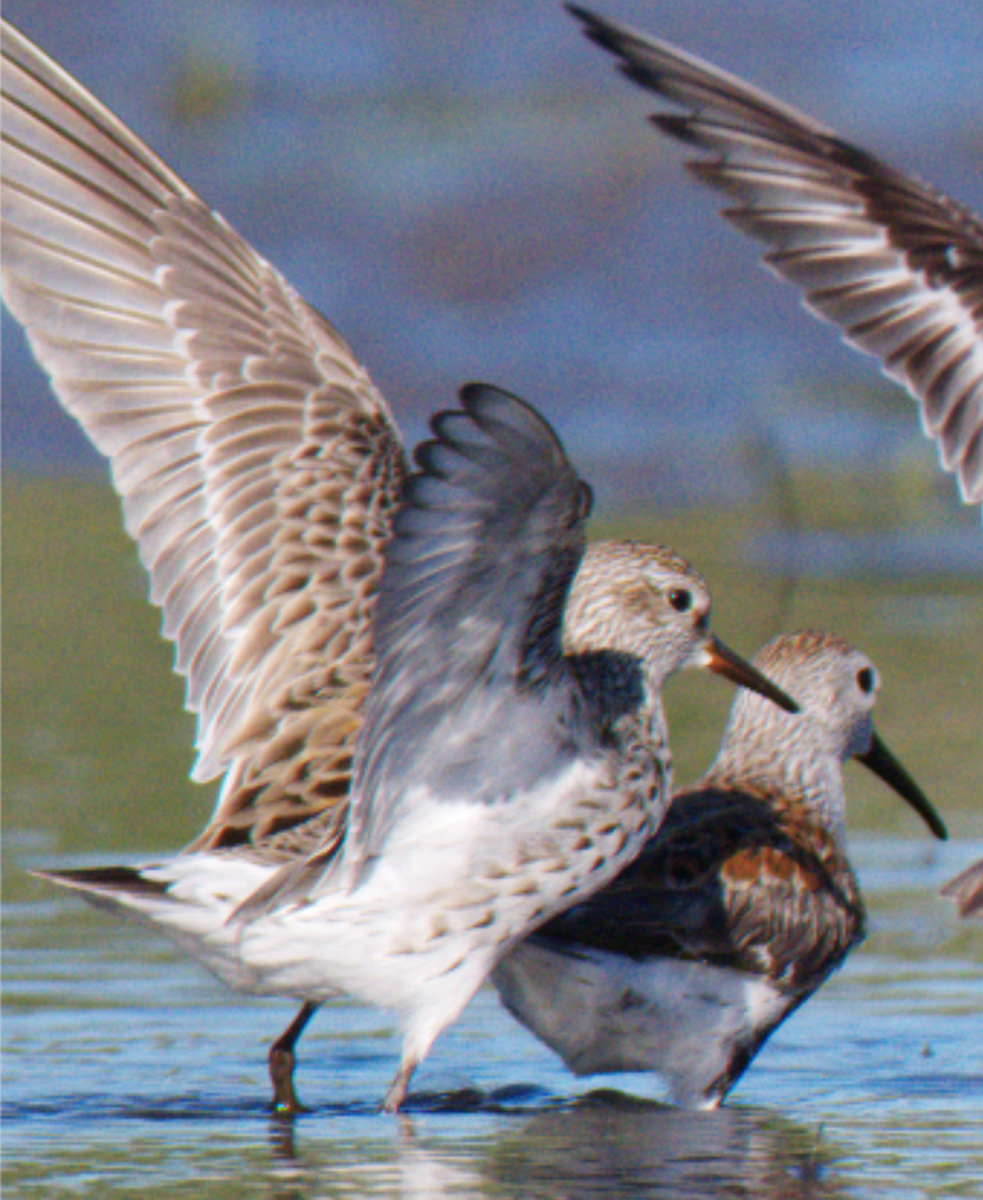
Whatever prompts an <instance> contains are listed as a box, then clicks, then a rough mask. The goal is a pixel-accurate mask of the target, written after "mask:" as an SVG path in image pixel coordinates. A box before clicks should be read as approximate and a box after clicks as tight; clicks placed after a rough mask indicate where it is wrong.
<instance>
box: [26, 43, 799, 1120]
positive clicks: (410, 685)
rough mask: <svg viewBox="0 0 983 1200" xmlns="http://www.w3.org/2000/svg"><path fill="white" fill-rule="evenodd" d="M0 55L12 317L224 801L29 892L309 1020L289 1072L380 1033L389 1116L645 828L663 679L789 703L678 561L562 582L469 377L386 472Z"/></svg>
mask: <svg viewBox="0 0 983 1200" xmlns="http://www.w3.org/2000/svg"><path fill="white" fill-rule="evenodd" d="M3 57H4V76H3V100H4V107H3V140H4V148H5V153H4V160H3V228H4V243H5V257H4V264H3V266H4V275H3V285H4V298H5V300H6V301H7V303H8V305H9V307H10V308H11V310H12V311H13V313H14V314H15V315H16V316H17V317H18V318H19V319H20V320H21V321H22V322H23V324H24V326H25V329H26V331H27V334H28V337H29V340H30V342H31V346H32V348H33V350H34V353H35V355H36V357H37V358H38V360H39V362H40V363H41V364H42V366H43V367H44V368H45V369H46V370H47V371H48V372H49V374H50V376H51V379H52V384H53V387H54V389H55V392H56V394H57V395H58V397H59V399H60V400H61V402H62V403H63V405H64V406H65V407H66V409H67V410H68V411H70V412H71V413H72V414H73V415H74V416H75V417H76V418H77V419H78V420H79V421H80V423H81V424H82V426H83V428H84V429H85V430H86V432H87V433H88V435H89V436H90V438H91V439H92V441H93V442H94V444H95V445H96V446H97V447H98V448H99V449H100V450H101V451H102V452H103V453H104V454H105V455H107V457H109V458H110V460H111V463H112V469H113V479H114V483H115V486H116V488H117V490H118V491H119V492H120V494H121V495H122V497H123V506H124V514H125V519H126V524H127V529H128V531H129V532H130V533H131V535H132V536H133V537H134V538H135V540H136V541H137V543H138V546H139V549H140V553H141V557H142V560H143V562H144V564H145V566H146V567H147V569H148V570H149V571H150V574H151V579H152V592H151V597H152V599H153V600H154V601H155V602H156V603H158V604H160V605H161V606H162V607H163V610H164V628H165V634H166V635H167V636H168V637H170V638H172V639H173V640H174V641H175V643H176V645H177V664H176V665H177V669H178V671H179V672H181V673H182V674H184V675H185V676H186V677H187V679H188V706H189V708H191V709H192V711H194V712H196V713H197V715H198V720H199V726H198V734H199V736H198V748H199V758H198V762H197V765H196V768H195V778H196V779H198V780H201V781H205V780H208V779H212V778H216V777H218V776H222V777H223V782H222V787H221V791H220V795H219V799H218V804H217V807H216V810H215V813H214V815H213V817H212V820H211V821H210V822H209V824H208V826H207V827H206V829H205V831H204V832H203V833H202V835H201V836H200V837H199V838H197V839H196V840H195V842H194V843H193V844H192V846H190V847H189V848H188V849H187V850H186V851H185V852H183V853H182V854H179V855H177V856H176V857H174V858H173V859H170V860H168V861H167V862H163V863H157V864H152V865H150V866H148V867H146V868H140V869H133V868H118V867H108V868H102V869H96V870H94V871H74V872H62V873H54V874H50V875H49V876H48V877H49V878H52V879H54V880H55V881H56V882H58V883H61V884H63V885H65V886H68V887H71V888H75V889H77V890H78V891H79V892H80V893H81V894H82V895H84V896H85V898H86V899H88V900H90V901H92V902H93V903H96V904H100V905H104V906H108V907H110V908H114V909H118V910H123V911H126V912H128V913H130V914H131V915H135V916H137V917H139V918H141V919H143V920H145V921H147V922H148V923H150V924H151V925H153V926H154V927H155V928H158V929H161V930H162V931H163V932H165V933H167V934H168V936H170V937H171V938H172V939H173V940H174V941H175V942H177V943H178V944H179V945H181V946H182V947H183V948H184V949H185V950H187V951H188V952H189V953H191V954H192V955H193V956H194V957H196V958H197V959H198V960H199V961H201V962H202V963H203V964H204V965H206V966H207V967H209V968H210V969H211V970H213V971H214V972H215V973H216V974H217V975H219V976H220V977H221V978H223V979H224V980H225V981H226V982H228V983H230V984H232V985H233V986H235V987H238V988H242V989H244V990H248V991H254V992H263V993H271V994H282V995H289V996H295V997H299V998H301V999H302V1000H303V1001H304V1008H303V1009H302V1010H301V1013H300V1015H299V1017H298V1019H297V1020H296V1021H295V1022H294V1023H293V1025H291V1027H290V1029H289V1030H288V1031H287V1034H285V1035H284V1039H281V1040H280V1043H278V1046H281V1047H284V1048H287V1049H289V1051H290V1053H291V1055H292V1047H293V1043H294V1041H295V1040H296V1037H297V1036H299V1032H300V1029H301V1028H302V1026H303V1023H304V1022H305V1021H306V1019H307V1017H308V1016H309V1014H310V1012H311V1011H312V1010H313V1007H314V1006H315V1005H316V1004H318V1003H320V1002H321V1001H323V1000H325V999H326V998H328V997H330V996H331V995H334V994H337V993H338V992H346V993H349V994H352V995H355V996H359V997H362V998H364V999H366V1000H369V1001H371V1002H373V1003H378V1004H380V1005H383V1006H386V1007H389V1008H392V1009H394V1010H396V1011H397V1012H398V1013H399V1015H400V1019H401V1022H402V1025H403V1029H404V1049H403V1059H402V1063H401V1066H400V1070H399V1072H398V1074H397V1076H396V1078H395V1080H394V1082H393V1086H392V1088H391V1089H390V1092H389V1094H388V1097H387V1100H386V1107H388V1108H390V1109H396V1108H398V1107H399V1105H400V1103H401V1102H402V1100H403V1097H404V1095H405V1091H406V1087H407V1085H408V1082H409V1079H410V1076H411V1074H412V1071H413V1069H414V1067H415V1065H416V1064H417V1063H418V1062H419V1061H420V1060H421V1059H422V1058H423V1056H424V1055H425V1054H426V1053H427V1051H428V1049H429V1047H430V1045H431V1044H432V1042H433V1040H434V1038H435V1037H436V1036H437V1035H438V1034H439V1032H440V1030H441V1029H442V1028H444V1027H445V1026H446V1025H447V1024H448V1023H449V1022H451V1021H453V1020H454V1019H455V1018H456V1016H457V1015H458V1013H459V1012H460V1011H461V1009H462V1008H463V1006H464V1005H465V1004H466V1003H467V1001H468V999H469V998H470V996H471V995H472V994H473V992H474V991H475V989H476V988H477V987H478V986H480V984H481V982H482V980H483V979H484V978H485V977H486V975H487V973H488V971H489V970H490V969H491V967H492V966H493V965H494V963H495V961H496V960H497V958H498V957H500V955H501V954H503V953H505V952H506V951H507V950H508V948H509V947H510V946H511V945H512V944H513V943H514V942H515V941H516V940H518V939H519V938H521V937H522V936H523V935H524V934H525V933H527V932H529V931H530V930H531V929H534V928H535V927H536V926H537V925H538V924H540V923H542V922H543V921H545V920H547V919H549V917H551V916H552V915H554V914H555V913H557V912H558V911H560V910H562V908H564V907H566V906H567V905H569V904H570V903H573V902H575V901H576V900H577V899H578V898H582V897H583V896H584V895H586V894H588V893H589V892H591V891H592V890H594V889H595V888H597V887H599V886H601V885H602V884H603V883H604V882H605V881H607V880H608V879H609V878H610V877H611V876H612V875H613V873H614V872H615V871H616V870H617V869H619V868H620V867H621V866H623V865H625V864H626V863H627V862H628V861H629V860H630V859H631V857H633V855H634V854H636V853H637V852H638V850H639V849H640V848H641V846H642V844H643V843H644V841H645V839H646V837H647V836H648V835H649V834H650V833H651V832H652V831H653V830H654V829H655V827H656V826H657V825H658V822H659V820H660V819H661V816H662V813H663V810H664V808H665V805H666V803H667V798H668V796H669V794H670V772H671V760H670V757H669V753H668V748H667V745H666V736H665V727H664V720H663V714H662V708H661V700H660V689H661V685H662V682H663V680H664V678H665V677H666V676H667V675H668V674H670V673H671V672H672V671H675V670H678V669H681V668H682V667H685V666H691V665H701V666H706V667H709V668H710V669H711V670H715V671H717V672H719V673H721V674H724V675H727V676H729V677H731V678H732V679H735V680H736V681H738V682H740V683H743V684H745V685H747V686H751V687H756V688H758V689H760V690H761V691H762V692H763V693H765V694H768V695H770V696H771V697H772V698H773V699H774V700H775V701H776V702H778V703H782V704H784V705H786V706H787V707H789V708H790V709H793V708H794V707H795V706H794V704H793V703H792V702H791V701H789V700H788V698H787V697H785V696H784V695H783V694H782V693H781V692H780V691H779V690H777V689H775V688H773V687H771V686H770V685H769V683H768V682H767V681H766V680H765V679H763V678H762V677H761V676H760V674H759V673H757V672H755V671H753V670H752V669H751V668H750V667H748V665H747V664H745V663H743V662H742V660H740V659H738V658H737V657H736V656H734V655H732V654H731V653H730V652H729V651H727V650H726V648H724V647H723V646H722V645H721V644H720V643H718V642H717V641H716V639H714V638H713V637H712V636H711V635H710V633H709V627H708V620H709V595H708V592H707V589H706V586H705V584H704V582H703V580H702V579H701V578H700V576H699V575H698V574H697V573H696V572H695V571H694V570H693V569H692V568H691V567H690V566H689V565H688V564H687V563H686V562H684V561H683V560H682V559H680V558H679V557H678V556H676V555H675V554H673V553H672V552H671V551H668V550H665V549H662V548H659V547H652V546H644V545H640V544H637V543H608V544H601V545H598V546H595V547H592V548H591V549H590V550H588V551H587V553H586V556H584V527H585V522H586V519H587V513H588V508H589V504H588V501H587V496H588V492H587V489H586V487H585V485H583V484H582V483H581V482H580V480H579V479H578V478H577V476H576V474H575V472H574V471H573V469H572V468H571V467H570V466H569V464H568V463H567V461H566V458H565V456H564V454H563V451H562V447H561V446H560V444H559V442H558V440H557V439H556V437H555V435H554V434H553V433H552V431H551V430H550V428H549V426H548V425H547V424H546V423H545V422H544V421H543V420H542V419H541V418H540V417H539V416H538V415H537V414H536V413H535V412H534V411H533V410H532V409H530V408H529V407H528V406H526V405H524V404H523V403H522V402H521V401H519V400H517V399H515V398H513V397H509V396H508V395H506V394H505V393H502V392H499V391H497V390H496V389H493V388H490V387H487V386H482V385H471V386H469V387H468V388H466V389H465V390H464V392H463V393H462V408H461V409H459V410H455V411H453V412H448V413H444V414H440V415H438V417H436V418H435V420H434V422H433V431H434V437H433V439H432V440H430V441H428V442H426V443H424V445H423V447H422V448H420V449H419V450H418V453H417V465H418V469H417V471H416V472H415V473H412V474H410V473H409V470H408V465H407V462H406V459H405V455H404V451H403V448H402V442H401V439H400V437H399V433H398V431H397V429H396V427H395V424H394V422H393V419H392V416H391V414H390V411H389V408H388V406H387V405H386V402H385V401H384V399H383V398H382V396H381V395H380V394H379V393H378V391H377V390H376V389H375V387H374V386H373V384H372V383H371V381H370V379H369V377H368V375H367V373H366V372H365V370H364V368H363V367H362V366H361V365H360V364H359V363H358V362H357V361H356V359H355V358H354V356H353V355H352V353H351V351H350V350H349V348H348V347H347V345H346V344H345V343H344V341H343V340H342V339H341V338H340V337H339V335H338V334H337V333H336V332H335V331H334V330H333V329H332V328H331V326H330V325H329V324H328V323H327V322H326V321H325V320H324V319H323V318H322V317H321V316H320V315H319V314H317V313H316V312H315V311H314V310H313V309H311V308H310V307H309V306H308V305H306V304H305V303H304V301H303V300H302V299H301V298H300V297H299V296H298V295H297V294H296V293H295V292H294V291H293V290H292V289H291V288H290V286H289V285H288V284H287V283H286V281H285V280H284V279H283V278H282V277H281V276H280V275H279V274H278V273H277V272H276V271H275V270H274V269H273V268H272V267H271V266H270V265H269V264H268V263H266V262H265V261H264V260H263V259H261V258H260V257H259V256H258V255H257V254H256V253H255V252H254V251H253V250H252V249H251V248H250V247H249V246H248V245H247V244H246V243H245V242H244V241H243V240H242V239H241V238H240V237H239V236H238V235H237V234H236V233H234V232H233V231H232V230H231V229H230V228H229V227H228V225H227V224H226V223H225V222H224V221H223V220H222V219H221V217H219V216H217V215H216V214H215V213H213V212H212V211H211V210H209V209H208V208H207V206H206V205H204V204H203V203H202V201H201V200H199V199H198V198H197V197H196V196H195V195H194V193H193V192H191V191H190V189H188V188H187V187H186V185H184V184H183V183H182V182H181V181H180V180H179V179H178V178H177V177H176V176H175V175H174V174H173V173H172V172H171V171H170V170H169V169H168V168H167V167H166V166H165V165H164V164H163V163H161V162H160V160H159V159H157V158H156V157H155V156H154V155H153V154H152V153H151V152H150V151H149V150H147V149H146V147H144V146H143V144H142V143H141V142H140V141H139V140H138V139H137V138H136V137H135V136H134V135H133V134H132V133H131V132H130V131H129V130H128V129H126V127H125V126H123V125H122V124H121V123H120V122H119V121H118V120H117V119H116V118H115V117H113V116H112V114H110V113H109V112H107V111H106V110H105V109H104V108H103V107H102V106H101V105H100V104H99V103H98V102H97V101H95V100H94V99H93V98H92V97H91V96H90V95H89V94H88V93H87V92H86V91H85V90H84V89H82V88H81V87H80V85H78V84H77V83H76V82H75V81H74V80H72V79H71V78H70V77H69V76H68V75H66V74H65V73H64V72H63V71H61V70H60V69H59V68H58V67H57V66H56V65H55V64H53V63H52V62H51V61H50V60H48V59H47V58H46V57H45V56H44V55H43V54H42V53H41V52H40V51H38V50H37V49H36V48H35V47H34V46H32V45H31V44H30V43H29V42H28V41H26V39H24V38H22V37H21V36H20V35H19V34H17V33H16V32H15V31H13V30H11V29H10V28H9V27H8V26H6V25H5V26H4V31H3ZM397 513H398V515H397ZM380 580H381V582H380ZM380 588H381V590H379V589H380ZM377 591H379V601H378V606H377V605H376V594H377ZM373 671H374V676H373ZM370 676H372V677H373V686H372V690H371V692H369V682H370ZM367 697H368V699H367ZM366 704H367V708H365V706H366ZM363 708H365V713H366V716H365V721H364V729H362V726H363ZM356 747H357V754H356V761H355V763H354V766H353V762H352V758H353V753H354V752H355V751H356ZM353 772H354V775H353ZM350 784H351V786H352V793H351V802H350V804H349V786H350ZM290 1061H291V1063H292V1057H291V1060H290ZM291 1099H292V1089H291V1090H290V1093H289V1095H288V1102H287V1105H286V1106H287V1107H288V1108H289V1107H290V1100H291Z"/></svg>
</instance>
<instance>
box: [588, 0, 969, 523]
mask: <svg viewBox="0 0 983 1200" xmlns="http://www.w3.org/2000/svg"><path fill="white" fill-rule="evenodd" d="M570 8H571V11H572V12H573V13H574V15H575V16H577V17H579V19H580V20H581V21H583V23H584V26H585V30H586V32H587V35H588V36H589V37H590V38H591V39H592V40H593V41H595V42H596V43H597V44H598V45H599V46H602V47H603V48H604V49H605V50H608V51H610V52H611V53H612V54H614V55H616V56H617V57H618V59H619V60H620V66H621V70H622V71H623V72H624V74H625V75H627V76H628V78H629V79H631V80H633V81H634V82H635V83H637V84H639V85H640V86H641V87H643V88H646V89H647V90H649V91H652V92H655V93H657V94H658V95H660V96H663V97H665V99H666V100H668V101H671V102H672V103H673V104H675V105H677V106H678V107H680V108H681V109H682V110H683V112H682V113H681V114H680V113H658V114H657V115H655V116H654V117H653V118H652V120H653V123H654V124H655V125H656V126H657V128H659V129H661V130H662V132H663V133H666V134H668V135H669V136H671V137H673V138H677V139H678V140H679V141H682V142H685V143H686V144H687V145H690V146H694V147H696V148H697V150H699V151H701V152H702V153H701V154H700V156H699V157H698V158H696V159H694V160H692V161H691V162H690V163H689V164H688V165H689V169H690V170H691V171H692V172H693V174H694V175H695V176H696V177H697V178H698V179H699V180H701V181H702V182H703V183H705V184H708V185H709V186H710V187H713V188H716V189H717V190H718V191H720V192H722V193H723V194H724V195H725V197H726V198H727V199H728V201H732V202H733V207H729V208H726V209H725V210H724V215H725V216H726V217H727V219H728V220H730V221H732V222H733V223H734V224H735V225H737V226H738V227H739V228H740V229H743V230H744V231H745V232H746V233H749V234H751V235H752V237H755V238H757V239H758V240H760V241H763V242H765V243H766V245H768V246H769V247H771V249H770V250H769V252H768V253H767V254H766V255H765V262H766V263H767V265H768V266H769V267H770V268H771V269H772V270H773V271H775V272H776V273H777V274H779V275H781V276H784V277H785V278H786V279H788V280H790V281H791V282H792V283H795V284H797V285H798V286H799V287H800V288H801V289H802V290H803V291H804V293H805V299H806V303H807V305H808V307H810V308H811V309H813V310H814V311H815V312H817V313H819V314H820V315H821V316H823V317H826V318H827V319H828V320H830V321H832V322H833V323H834V324H836V325H838V326H839V327H840V329H841V330H842V331H843V333H844V335H845V336H846V338H847V340H848V341H850V342H851V343H853V344H854V345H856V346H858V347H860V349H862V350H865V351H867V352H868V353H869V354H873V355H875V356H877V357H878V358H880V360H881V363H882V366H883V369H884V371H885V373H886V374H887V375H889V376H890V377H891V378H893V379H896V380H897V381H898V382H899V383H902V384H903V385H904V386H905V387H906V388H907V389H908V390H909V392H910V393H911V394H912V395H913V396H914V397H915V399H916V400H917V401H918V402H919V405H920V407H921V417H922V425H923V428H924V430H925V432H926V434H927V435H928V436H929V437H931V438H934V439H935V440H936V441H937V442H938V446H939V453H940V456H941V460H942V465H943V466H944V467H945V469H946V470H947V471H951V472H953V473H954V474H955V475H956V476H957V477H958V479H959V486H960V490H961V492H962V496H963V498H964V500H966V502H967V503H971V504H978V503H980V502H981V501H983V221H981V220H980V218H979V217H978V216H977V215H976V214H975V213H973V212H971V211H970V210H969V209H968V208H966V207H964V206H963V205H961V204H958V203H957V202H956V201H954V200H950V199H949V198H948V197H947V196H944V195H942V193H941V192H938V191H936V190H935V189H934V188H932V187H930V186H929V185H928V184H925V183H922V182H920V181H919V180H917V179H913V178H911V177H909V176H907V175H904V174H902V173H901V172H900V171H897V170H895V169H894V168H893V167H891V166H889V165H888V164H887V163H884V162H881V161H880V160H879V159H877V158H875V157H874V156H873V155H871V154H868V153H867V152H866V151H864V150H862V149H860V148H859V147H857V146H854V145H852V144H851V143H849V142H846V141H844V140H842V139H841V138H839V137H838V136H837V135H836V134H835V133H834V132H833V131H832V130H831V129H828V128H827V127H826V126H824V125H821V124H819V122H817V121H814V120H812V119H811V118H810V117H807V116H805V115H804V114H803V113H800V112H797V111H796V110H795V109H794V108H791V107H789V106H788V105H785V104H782V103H780V102H779V101H777V100H774V99H772V97H770V96H768V95H767V94H766V93H764V92H762V91H759V90H758V89H757V88H753V87H751V86H750V85H749V84H746V83H744V82H743V81H742V80H740V79H737V78H736V77H734V76H733V75H729V74H726V73H725V72H723V71H720V70H717V68H715V67H713V66H711V65H710V64H708V63H705V62H702V61H701V60H700V59H698V58H695V57H694V56H692V55H689V54H685V53H684V52H683V51H681V50H678V49H676V48H675V47H673V46H670V45H668V44H666V43H664V42H660V41H657V40H656V39H654V38H649V37H646V36H645V35H644V34H641V33H638V32H636V31H634V30H631V29H628V28H626V27H624V26H622V25H618V24H616V23H614V22H611V21H607V20H605V19H602V18H601V17H598V16H596V15H594V14H593V13H590V12H588V11H586V10H584V9H582V8H579V7H577V6H573V5H571V6H570Z"/></svg>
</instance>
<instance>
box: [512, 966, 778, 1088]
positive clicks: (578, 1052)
mask: <svg viewBox="0 0 983 1200" xmlns="http://www.w3.org/2000/svg"><path fill="white" fill-rule="evenodd" d="M492 981H493V982H494V984H495V986H496V987H497V988H498V991H499V994H500V996H501V998H502V1001H503V1002H504V1003H505V1005H506V1007H507V1008H508V1009H509V1011H510V1012H512V1013H513V1014H514V1015H515V1016H516V1017H517V1018H518V1019H519V1020H520V1021H521V1022H522V1023H523V1024H524V1025H526V1026H527V1028H529V1029H530V1030H531V1031H532V1032H533V1033H535V1034H536V1036H537V1037H539V1038H540V1040H541V1041H543V1042H545V1043H546V1045H548V1046H549V1047H550V1048H551V1049H552V1050H554V1051H555V1052H556V1053H557V1054H559V1055H560V1057H561V1058H562V1059H563V1060H564V1062H565V1063H566V1064H567V1066H568V1067H569V1068H570V1070H571V1071H573V1072H574V1073H575V1074H577V1075H592V1074H595V1073H608V1072H616V1071H654V1072H656V1073H657V1074H659V1075H660V1076H662V1077H663V1079H664V1080H665V1081H666V1083H667V1084H668V1085H669V1089H670V1093H671V1095H672V1099H673V1101H674V1102H675V1103H677V1104H681V1105H684V1106H686V1107H691V1108H697V1107H715V1106H716V1104H717V1103H718V1102H719V1101H718V1100H716V1099H709V1100H708V1099H707V1097H706V1096H705V1095H704V1093H705V1091H706V1089H707V1088H709V1087H710V1086H711V1085H712V1084H713V1082H714V1081H715V1080H717V1079H719V1078H720V1076H721V1075H722V1074H723V1073H724V1072H725V1071H726V1070H727V1069H728V1066H729V1064H730V1062H731V1058H732V1056H733V1054H734V1052H735V1049H736V1048H738V1047H739V1046H741V1045H744V1044H746V1043H747V1041H748V1040H749V1039H750V1038H752V1037H753V1035H754V1034H755V1032H756V1031H757V1030H759V1029H761V1028H762V1027H764V1028H771V1027H772V1026H773V1025H774V1024H775V1023H777V1022H778V1021H779V1020H780V1019H781V1017H782V1015H783V1013H784V1012H785V1011H786V1010H787V1008H788V1007H789V1005H790V1003H791V1002H790V999H789V997H788V996H787V995H785V994H783V993H781V992H780V991H779V990H778V989H777V988H776V987H774V985H773V984H771V983H770V982H769V981H768V980H767V979H764V978H762V977H759V976H754V975H750V974H747V973H745V972H738V971H732V970H725V969H723V968H720V967H712V966H706V965H704V964H702V963H690V962H681V961H679V960H677V959H651V960H648V961H645V962H636V961H633V960H631V959H628V958H625V957H623V956H620V955H614V954H606V953H603V952H600V951H593V950H590V951H583V952H582V953H577V954H568V953H562V952H558V951H556V950H552V949H550V948H549V947H548V946H545V945H542V944H536V943H530V942H523V943H522V944H521V945H519V946H518V947H516V949H515V950H513V951H512V953H511V954H509V955H508V957H506V958H504V959H503V960H502V961H501V962H500V963H499V964H498V966H497V967H496V969H495V972H494V974H493V976H492Z"/></svg>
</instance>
